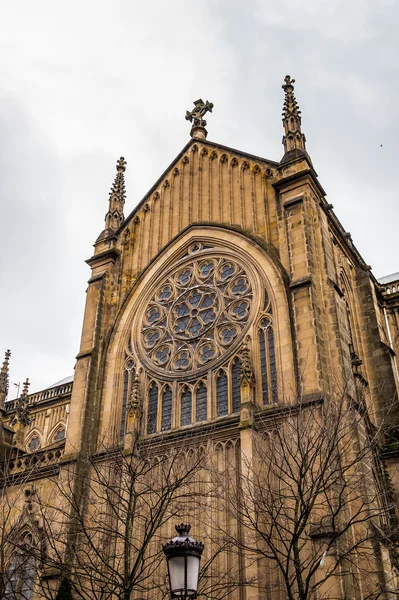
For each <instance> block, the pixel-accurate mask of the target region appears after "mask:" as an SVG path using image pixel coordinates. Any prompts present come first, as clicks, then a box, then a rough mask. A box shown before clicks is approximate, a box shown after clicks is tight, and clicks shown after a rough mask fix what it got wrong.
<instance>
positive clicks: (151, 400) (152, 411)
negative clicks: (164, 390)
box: [147, 383, 158, 433]
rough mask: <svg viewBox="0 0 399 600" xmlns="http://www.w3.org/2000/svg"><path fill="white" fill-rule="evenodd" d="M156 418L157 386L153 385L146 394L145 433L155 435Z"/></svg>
mask: <svg viewBox="0 0 399 600" xmlns="http://www.w3.org/2000/svg"><path fill="white" fill-rule="evenodd" d="M157 417H158V386H157V385H156V384H155V383H153V384H152V385H151V387H150V391H149V392H148V414H147V433H155V432H156V430H157Z"/></svg>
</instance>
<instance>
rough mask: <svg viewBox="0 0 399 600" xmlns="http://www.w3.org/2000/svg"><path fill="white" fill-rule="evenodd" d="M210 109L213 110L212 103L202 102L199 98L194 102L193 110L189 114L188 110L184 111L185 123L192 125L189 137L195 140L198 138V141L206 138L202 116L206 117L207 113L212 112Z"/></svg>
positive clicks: (206, 133) (204, 122)
mask: <svg viewBox="0 0 399 600" xmlns="http://www.w3.org/2000/svg"><path fill="white" fill-rule="evenodd" d="M212 109H213V103H212V102H208V100H206V102H204V101H203V100H202V98H200V99H199V100H196V101H195V102H194V108H193V110H192V111H191V112H190V111H188V110H187V111H186V121H190V123H192V124H193V126H192V128H191V131H190V135H191V137H195V138H199V139H205V138H206V136H207V135H208V132H207V130H206V129H205V127H206V121H205V119H204V116H205V115H206V113H207V112H212Z"/></svg>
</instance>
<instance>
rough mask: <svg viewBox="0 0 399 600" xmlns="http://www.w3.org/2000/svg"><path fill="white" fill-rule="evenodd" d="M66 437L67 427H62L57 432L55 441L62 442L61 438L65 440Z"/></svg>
mask: <svg viewBox="0 0 399 600" xmlns="http://www.w3.org/2000/svg"><path fill="white" fill-rule="evenodd" d="M64 439H65V429H64V428H62V429H59V430H58V431H57V433H56V434H55V437H54V441H55V442H60V441H61V440H64Z"/></svg>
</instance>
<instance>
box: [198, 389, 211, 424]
mask: <svg viewBox="0 0 399 600" xmlns="http://www.w3.org/2000/svg"><path fill="white" fill-rule="evenodd" d="M207 418H208V394H207V389H206V386H205V384H204V383H203V381H201V383H200V384H199V386H198V387H197V391H196V394H195V420H196V421H197V423H198V422H200V421H206V420H207Z"/></svg>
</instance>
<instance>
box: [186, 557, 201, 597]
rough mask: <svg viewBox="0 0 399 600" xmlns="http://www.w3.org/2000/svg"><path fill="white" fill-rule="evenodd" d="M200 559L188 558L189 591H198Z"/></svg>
mask: <svg viewBox="0 0 399 600" xmlns="http://www.w3.org/2000/svg"><path fill="white" fill-rule="evenodd" d="M199 565H200V559H199V557H198V556H188V557H187V589H189V590H194V591H195V592H196V591H197V587H198V574H199Z"/></svg>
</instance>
